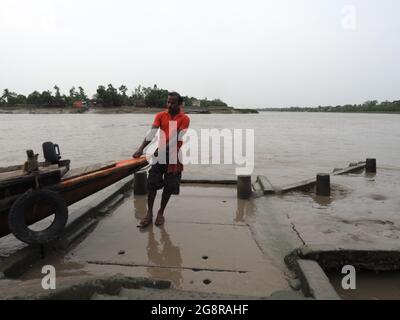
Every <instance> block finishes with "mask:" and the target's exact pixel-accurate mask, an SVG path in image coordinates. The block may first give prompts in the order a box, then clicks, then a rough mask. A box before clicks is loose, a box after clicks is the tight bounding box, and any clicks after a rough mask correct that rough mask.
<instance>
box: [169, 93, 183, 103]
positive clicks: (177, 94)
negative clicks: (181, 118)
mask: <svg viewBox="0 0 400 320" xmlns="http://www.w3.org/2000/svg"><path fill="white" fill-rule="evenodd" d="M168 96H171V97H178V103H179V104H182V102H183V98H182V97H181V95H180V94H179V93H178V92H175V91H172V92H168Z"/></svg>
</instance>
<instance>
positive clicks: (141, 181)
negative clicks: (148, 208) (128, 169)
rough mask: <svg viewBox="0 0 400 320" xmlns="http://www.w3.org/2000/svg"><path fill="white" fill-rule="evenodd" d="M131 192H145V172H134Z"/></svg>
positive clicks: (139, 193) (141, 193)
mask: <svg viewBox="0 0 400 320" xmlns="http://www.w3.org/2000/svg"><path fill="white" fill-rule="evenodd" d="M133 194H135V195H144V194H147V172H146V171H139V172H136V173H135V176H134V178H133Z"/></svg>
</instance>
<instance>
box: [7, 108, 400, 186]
mask: <svg viewBox="0 0 400 320" xmlns="http://www.w3.org/2000/svg"><path fill="white" fill-rule="evenodd" d="M153 117H154V116H153V115H144V114H143V115H140V114H115V115H96V114H49V115H33V114H32V115H30V114H26V115H11V114H1V115H0V148H1V154H0V166H6V165H12V164H15V163H22V162H23V161H24V160H25V150H26V149H28V148H33V149H34V150H35V151H36V152H39V153H41V143H42V142H44V141H48V140H51V141H54V142H56V143H58V144H59V145H60V146H61V151H62V153H63V157H64V158H68V159H71V160H72V165H73V166H74V167H78V166H82V165H88V164H92V163H96V162H103V161H107V160H116V159H123V158H127V157H130V156H131V154H132V152H133V151H134V150H135V149H136V148H137V146H138V145H139V144H140V142H141V141H142V139H143V137H144V135H145V132H146V130H147V129H148V128H149V126H150V125H151V122H152V119H153ZM190 118H191V127H192V128H194V129H196V130H197V131H198V132H200V129H206V128H217V129H224V128H229V129H234V128H236V129H246V128H248V129H254V132H255V151H254V155H255V174H263V175H267V176H268V177H269V178H270V180H271V181H272V182H273V183H275V184H277V185H279V184H285V183H288V182H292V181H297V180H298V179H303V178H309V177H310V176H313V175H315V173H317V172H319V171H330V170H332V169H333V167H342V166H346V165H347V164H348V162H350V161H360V160H363V159H365V158H367V157H376V158H377V159H378V165H379V166H390V167H400V161H399V152H398V147H399V145H400V126H399V125H398V124H399V121H400V115H387V114H328V113H326V114H323V113H274V112H267V113H260V114H256V115H246V114H237V115H236V114H235V115H218V114H213V115H190ZM235 168H236V166H235V165H190V166H187V167H186V170H185V175H186V177H203V178H205V177H214V178H218V177H221V178H233V177H234V174H235V170H234V169H235Z"/></svg>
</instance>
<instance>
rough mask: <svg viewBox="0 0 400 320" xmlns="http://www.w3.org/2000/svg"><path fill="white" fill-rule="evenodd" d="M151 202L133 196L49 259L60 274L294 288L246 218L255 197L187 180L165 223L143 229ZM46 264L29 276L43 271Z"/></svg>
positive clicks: (230, 289)
mask: <svg viewBox="0 0 400 320" xmlns="http://www.w3.org/2000/svg"><path fill="white" fill-rule="evenodd" d="M158 201H159V197H158V199H156V205H158V204H159V202H158ZM146 202H147V199H146V196H135V197H134V196H132V197H130V198H129V199H127V200H126V201H124V202H122V203H121V205H120V206H119V207H118V208H117V209H116V210H115V211H114V212H112V213H110V214H109V215H107V216H105V217H104V218H103V219H101V221H100V222H99V224H98V225H97V227H96V229H94V231H93V232H92V233H90V234H89V235H88V236H87V237H86V238H85V239H84V240H83V241H82V242H80V243H77V244H76V245H75V246H74V247H73V248H71V250H70V251H69V252H68V253H67V255H66V256H60V257H58V260H57V261H51V264H54V265H56V266H57V272H58V274H60V275H64V274H67V275H73V274H74V275H77V276H82V275H84V276H97V275H100V276H102V275H107V276H111V275H116V274H122V275H124V276H130V277H147V278H150V279H163V280H169V281H171V282H172V284H173V287H175V288H177V289H180V290H194V291H200V292H218V293H227V294H244V295H249V296H255V297H257V296H258V297H261V296H263V297H264V296H269V295H270V294H272V293H274V292H276V291H282V290H283V291H287V290H290V289H289V286H288V282H287V278H286V276H285V273H284V272H283V271H282V270H281V269H280V268H279V267H277V265H276V263H275V260H273V259H271V258H270V257H269V256H267V255H265V254H264V253H263V252H262V251H261V250H260V248H259V247H258V246H257V243H256V242H255V241H254V238H253V235H252V232H251V230H250V228H249V225H248V224H247V221H246V219H247V218H249V217H251V216H252V215H253V210H254V207H253V200H249V201H238V200H237V197H236V189H235V188H231V187H215V188H214V187H207V188H203V187H202V186H183V187H182V194H181V195H180V196H179V197H173V198H172V201H171V202H170V203H169V204H168V207H167V210H166V224H165V225H164V226H163V227H156V226H154V225H151V226H149V227H148V228H145V229H140V228H137V224H138V221H139V219H141V218H142V217H143V215H144V214H145V213H146V209H147V208H146V207H147V204H146ZM236 220H237V221H236ZM42 262H45V261H42ZM46 262H47V261H46ZM74 263H75V267H74ZM42 265H43V264H41V265H37V266H35V267H34V268H33V269H32V272H31V273H30V277H31V278H38V277H40V272H41V267H42ZM71 267H72V268H71ZM28 278H29V277H28Z"/></svg>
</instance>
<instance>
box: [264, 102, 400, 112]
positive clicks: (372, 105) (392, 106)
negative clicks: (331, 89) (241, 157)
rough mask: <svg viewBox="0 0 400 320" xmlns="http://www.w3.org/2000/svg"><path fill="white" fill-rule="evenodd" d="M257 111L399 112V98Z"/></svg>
mask: <svg viewBox="0 0 400 320" xmlns="http://www.w3.org/2000/svg"><path fill="white" fill-rule="evenodd" d="M258 111H281V112H371V113H372V112H400V100H396V101H382V102H378V101H377V100H372V101H366V102H364V103H362V104H346V105H343V106H318V107H316V108H307V107H291V108H265V109H258Z"/></svg>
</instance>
